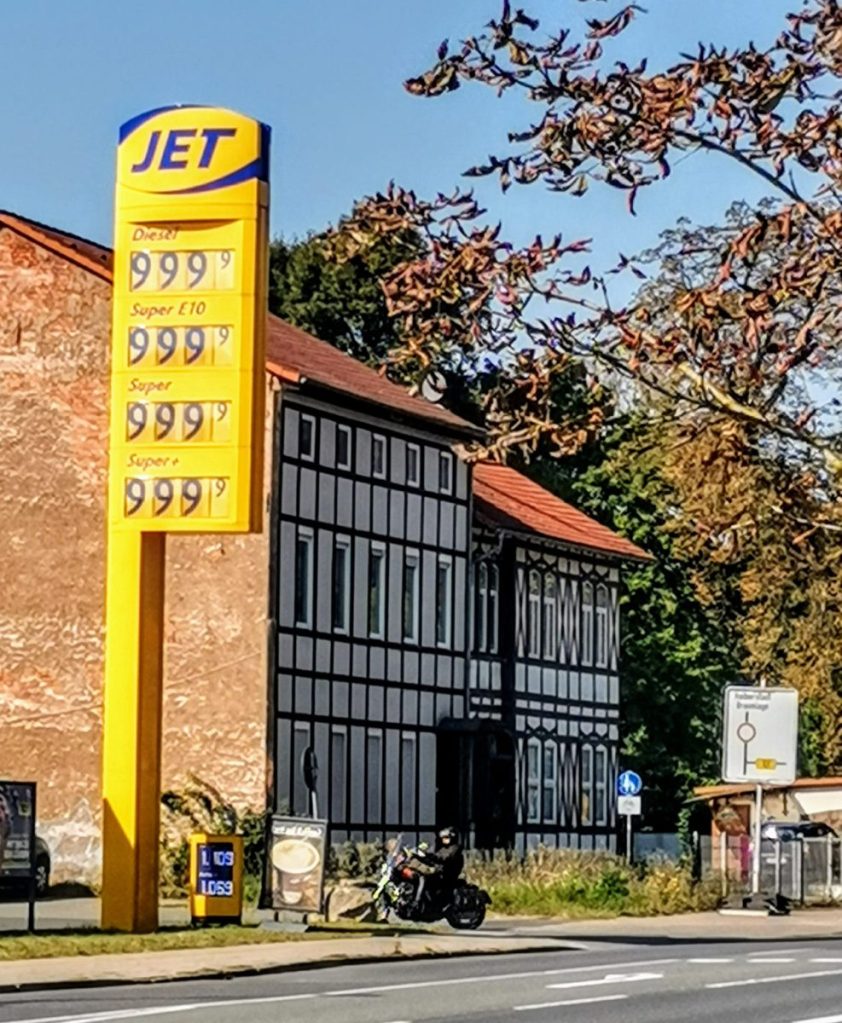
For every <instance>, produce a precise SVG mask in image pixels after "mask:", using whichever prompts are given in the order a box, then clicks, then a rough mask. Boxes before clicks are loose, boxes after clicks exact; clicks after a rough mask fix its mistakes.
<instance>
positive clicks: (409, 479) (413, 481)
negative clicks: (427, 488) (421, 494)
mask: <svg viewBox="0 0 842 1023" xmlns="http://www.w3.org/2000/svg"><path fill="white" fill-rule="evenodd" d="M410 451H412V452H413V453H414V454H415V475H414V476H410V475H409V453H410ZM406 485H407V486H408V487H420V486H421V445H420V444H410V443H407V445H406Z"/></svg>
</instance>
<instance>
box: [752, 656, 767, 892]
mask: <svg viewBox="0 0 842 1023" xmlns="http://www.w3.org/2000/svg"><path fill="white" fill-rule="evenodd" d="M760 688H761V689H765V688H766V676H765V675H761V676H760ZM762 814H763V785H762V783H761V782H758V783H757V785H756V786H755V789H754V855H753V856H752V862H751V894H752V895H759V894H760V842H761V839H760V829H761V827H762V823H763V822H762V820H761V817H762Z"/></svg>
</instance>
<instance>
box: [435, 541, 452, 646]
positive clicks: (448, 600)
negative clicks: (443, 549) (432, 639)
mask: <svg viewBox="0 0 842 1023" xmlns="http://www.w3.org/2000/svg"><path fill="white" fill-rule="evenodd" d="M442 569H445V574H446V576H447V584H446V586H445V593H444V598H445V599H444V607H443V608H442V607H440V605H439V572H440V571H441V570H442ZM435 594H436V621H435V626H436V646H437V647H441V648H442V649H449V648H450V646H451V645H452V643H453V558H452V557H451V555H449V554H439V555H438V557H437V558H436V586H435ZM439 622H444V631H445V635H444V638H443V639H440V638H439Z"/></svg>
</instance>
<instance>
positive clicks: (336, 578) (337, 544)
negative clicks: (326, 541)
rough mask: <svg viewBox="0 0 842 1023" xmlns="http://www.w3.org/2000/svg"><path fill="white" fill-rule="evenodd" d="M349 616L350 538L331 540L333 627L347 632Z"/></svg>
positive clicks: (340, 537) (343, 537) (338, 630)
mask: <svg viewBox="0 0 842 1023" xmlns="http://www.w3.org/2000/svg"><path fill="white" fill-rule="evenodd" d="M350 617H351V539H350V537H347V536H337V537H336V539H335V540H334V541H333V627H334V629H336V631H337V632H348V629H349V622H350Z"/></svg>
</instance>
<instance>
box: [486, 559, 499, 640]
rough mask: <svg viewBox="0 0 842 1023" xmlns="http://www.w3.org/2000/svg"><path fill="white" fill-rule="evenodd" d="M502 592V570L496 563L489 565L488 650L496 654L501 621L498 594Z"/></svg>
mask: <svg viewBox="0 0 842 1023" xmlns="http://www.w3.org/2000/svg"><path fill="white" fill-rule="evenodd" d="M499 593H500V572H499V570H498V568H497V566H496V565H489V566H488V629H487V631H488V652H489V653H490V654H496V653H497V650H498V649H499V638H500V622H499V620H498V616H497V607H498V594H499Z"/></svg>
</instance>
